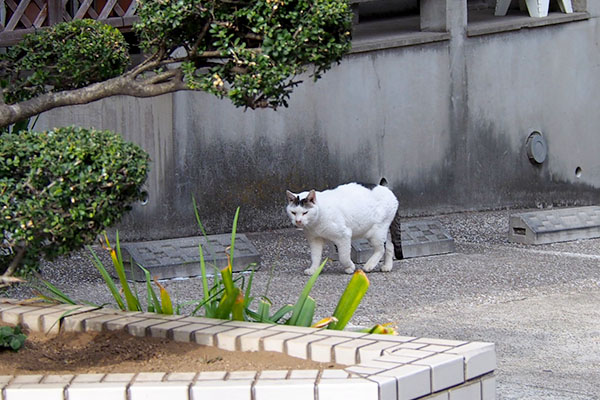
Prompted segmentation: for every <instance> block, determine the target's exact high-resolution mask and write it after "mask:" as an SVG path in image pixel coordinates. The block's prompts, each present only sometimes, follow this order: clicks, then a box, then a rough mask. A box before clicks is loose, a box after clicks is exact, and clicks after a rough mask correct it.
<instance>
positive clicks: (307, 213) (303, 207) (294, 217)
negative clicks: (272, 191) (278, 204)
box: [286, 190, 319, 228]
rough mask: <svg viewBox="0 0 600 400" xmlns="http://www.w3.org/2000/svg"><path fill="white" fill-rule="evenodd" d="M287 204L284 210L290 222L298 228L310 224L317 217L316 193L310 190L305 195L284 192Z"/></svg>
mask: <svg viewBox="0 0 600 400" xmlns="http://www.w3.org/2000/svg"><path fill="white" fill-rule="evenodd" d="M286 195H287V200H288V205H287V207H286V211H287V214H288V216H289V217H290V220H291V221H292V224H294V225H295V226H297V227H298V228H304V227H306V226H310V225H311V224H312V223H313V222H314V221H315V220H316V219H317V217H318V211H319V210H318V207H317V195H316V193H315V191H314V190H311V191H310V192H309V193H308V194H307V195H304V196H302V195H297V194H295V193H292V192H290V191H289V190H288V191H287V192H286Z"/></svg>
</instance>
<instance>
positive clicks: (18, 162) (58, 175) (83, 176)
mask: <svg viewBox="0 0 600 400" xmlns="http://www.w3.org/2000/svg"><path fill="white" fill-rule="evenodd" d="M147 170H148V155H147V154H146V153H145V152H144V151H143V150H142V149H141V148H139V147H138V146H136V145H134V144H132V143H128V142H125V141H124V140H123V139H122V138H121V137H120V136H119V135H117V134H115V133H112V132H109V131H97V130H93V129H92V130H88V129H83V128H74V127H67V128H56V129H54V130H52V131H48V132H42V133H40V132H31V131H21V132H19V133H16V134H4V135H2V140H0V232H2V233H3V241H2V242H1V243H0V250H1V251H0V253H1V254H0V271H3V270H5V269H6V268H7V267H8V266H9V265H10V263H11V261H13V259H14V258H15V257H17V256H18V255H23V256H24V257H23V259H22V261H21V263H20V268H19V269H20V272H21V273H24V272H27V271H28V270H31V269H36V267H37V265H38V261H39V259H40V258H41V257H46V258H47V259H52V258H54V257H56V256H58V255H62V254H66V253H68V252H70V251H72V250H76V249H79V248H81V247H83V246H84V245H86V244H89V243H92V242H93V241H94V240H95V238H96V236H97V235H98V234H99V233H100V232H102V231H103V230H104V229H105V228H106V227H108V226H111V225H113V224H114V223H116V222H117V221H118V220H119V219H120V218H121V216H122V215H123V213H125V212H126V211H127V210H129V209H130V208H131V203H133V202H135V201H138V200H141V199H142V198H143V191H142V185H143V184H144V182H145V180H146V175H147Z"/></svg>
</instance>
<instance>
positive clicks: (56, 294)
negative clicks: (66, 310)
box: [40, 279, 77, 305]
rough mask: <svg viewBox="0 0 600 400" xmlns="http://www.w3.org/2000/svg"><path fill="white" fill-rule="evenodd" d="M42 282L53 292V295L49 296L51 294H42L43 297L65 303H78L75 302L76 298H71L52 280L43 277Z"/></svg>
mask: <svg viewBox="0 0 600 400" xmlns="http://www.w3.org/2000/svg"><path fill="white" fill-rule="evenodd" d="M42 283H43V284H44V285H45V286H46V287H47V288H48V290H49V291H50V293H52V295H53V297H49V296H46V295H43V294H41V295H40V296H41V297H42V298H44V299H47V300H51V301H55V302H59V303H63V304H71V305H76V304H77V302H75V300H73V299H71V298H70V297H69V296H67V295H66V294H65V293H64V292H63V291H62V290H60V289H59V288H57V287H56V286H54V285H53V284H51V283H50V282H48V281H46V280H43V279H42Z"/></svg>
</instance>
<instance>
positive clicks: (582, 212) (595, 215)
mask: <svg viewBox="0 0 600 400" xmlns="http://www.w3.org/2000/svg"><path fill="white" fill-rule="evenodd" d="M598 237H600V207H599V206H589V207H572V208H562V209H552V210H543V211H531V212H525V213H519V214H513V215H511V216H510V219H509V227H508V240H509V241H511V242H515V243H523V244H546V243H555V242H567V241H571V240H580V239H593V238H598Z"/></svg>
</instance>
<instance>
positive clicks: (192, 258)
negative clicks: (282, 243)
mask: <svg viewBox="0 0 600 400" xmlns="http://www.w3.org/2000/svg"><path fill="white" fill-rule="evenodd" d="M199 245H201V246H202V251H203V255H204V261H205V263H206V269H207V271H208V273H209V274H212V273H213V267H212V266H215V267H216V268H218V269H221V268H223V267H225V266H227V252H228V250H227V249H228V247H229V246H231V235H230V234H222V235H208V236H207V237H204V236H194V237H185V238H177V239H167V240H154V241H148V242H132V243H123V244H122V245H121V248H122V250H123V253H124V254H123V261H124V262H126V263H127V264H128V265H129V261H130V260H133V263H134V264H140V265H142V266H143V267H144V268H146V269H147V270H149V271H150V276H152V277H157V278H158V279H171V278H182V277H185V278H188V277H192V276H199V275H201V272H200V271H201V269H200V253H199V248H198V246H199ZM259 261H260V255H259V254H258V252H257V250H256V248H255V247H254V245H253V244H252V242H250V240H248V238H247V237H246V235H244V234H238V235H236V238H235V244H234V261H233V265H232V268H233V270H234V271H241V270H243V269H244V268H246V267H247V266H248V265H249V264H252V263H258V262H259ZM126 272H127V274H128V278H129V279H131V278H132V276H131V268H129V267H126ZM133 279H134V280H137V281H144V280H145V275H144V272H143V271H142V270H141V269H140V268H135V267H134V268H133Z"/></svg>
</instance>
